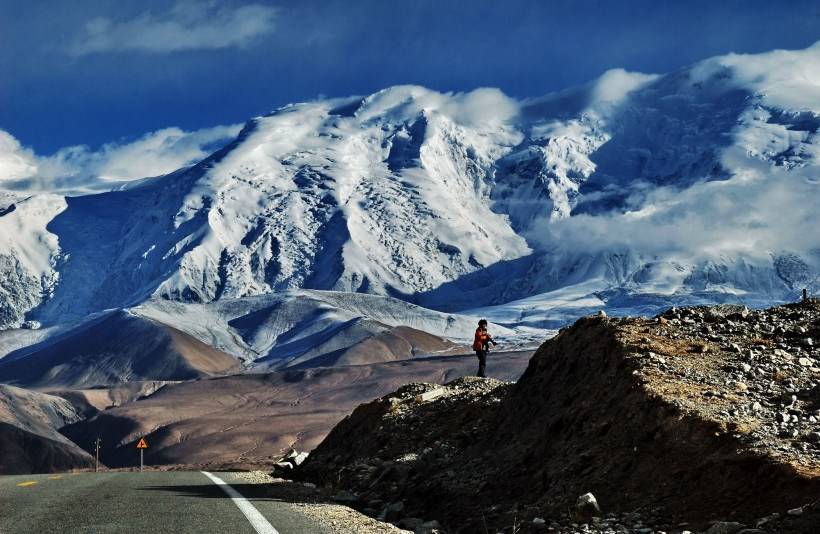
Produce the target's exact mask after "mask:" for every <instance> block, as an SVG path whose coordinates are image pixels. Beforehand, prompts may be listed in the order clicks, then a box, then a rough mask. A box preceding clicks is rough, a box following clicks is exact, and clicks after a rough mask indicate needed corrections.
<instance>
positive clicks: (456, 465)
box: [297, 304, 820, 532]
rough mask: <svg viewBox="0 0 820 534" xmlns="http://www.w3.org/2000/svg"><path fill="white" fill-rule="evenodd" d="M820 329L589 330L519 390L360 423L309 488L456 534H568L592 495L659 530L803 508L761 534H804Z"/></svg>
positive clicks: (690, 318) (766, 320) (739, 324)
mask: <svg viewBox="0 0 820 534" xmlns="http://www.w3.org/2000/svg"><path fill="white" fill-rule="evenodd" d="M818 320H820V310H819V309H818V308H817V307H816V305H812V304H805V305H797V306H788V307H780V308H773V309H771V310H761V311H754V312H750V311H748V310H745V309H744V308H726V307H718V308H713V309H710V308H696V309H687V310H674V309H673V310H671V311H670V312H669V313H667V314H665V315H664V316H659V317H657V318H654V319H620V320H611V319H607V318H604V317H596V318H585V319H582V320H579V321H578V322H577V323H576V324H575V325H574V326H573V327H571V328H569V329H565V330H564V331H562V332H561V333H560V334H559V335H558V336H556V337H555V338H553V339H551V340H549V341H547V342H546V343H544V344H543V345H542V346H541V348H540V349H539V350H538V351H537V352H536V354H535V355H534V356H533V358H532V360H531V362H530V364H529V367H528V368H527V371H526V372H525V373H524V375H523V376H522V378H521V379H520V380H519V381H518V383H517V384H515V385H505V384H499V383H496V382H492V381H487V382H486V383H485V382H484V381H477V382H476V381H475V380H470V381H458V382H455V383H452V384H449V385H448V386H447V387H446V388H444V390H442V391H438V390H436V386H433V385H414V386H408V387H405V388H402V389H400V390H399V391H398V392H397V393H395V394H392V395H388V396H386V397H383V398H382V399H379V400H377V401H374V402H372V403H369V404H366V405H363V406H361V407H359V408H357V409H356V410H355V411H354V412H353V414H352V415H351V416H350V417H348V418H346V419H345V420H344V421H342V422H341V423H340V424H339V425H338V426H337V427H336V428H334V430H333V431H332V432H331V433H330V434H329V435H328V437H327V439H326V440H325V441H324V442H323V443H322V444H320V445H319V447H317V449H316V450H315V451H314V452H313V454H312V455H311V456H310V458H309V459H308V460H307V462H305V463H304V464H303V465H302V467H300V468H299V470H298V471H297V476H298V477H300V478H304V479H307V480H311V481H314V482H318V483H321V484H324V485H329V486H332V487H333V488H334V489H335V490H344V491H347V492H350V495H351V500H355V502H356V503H357V505H358V506H359V507H360V508H362V509H367V511H368V512H369V513H374V514H379V515H381V516H382V517H385V518H387V519H391V515H392V516H394V517H392V519H395V518H396V517H401V516H412V517H417V518H424V519H428V520H429V519H437V520H439V521H441V522H442V523H445V526H446V527H448V529H449V530H450V531H463V532H475V531H483V530H484V529H485V528H490V529H502V528H504V527H510V526H511V525H513V523H514V522H517V523H518V524H519V525H520V524H521V522H522V521H523V522H524V528H525V530H526V529H531V530H538V529H539V528H540V526H543V525H549V524H550V523H553V526H554V528H559V529H560V527H561V525H568V522H569V521H571V520H572V519H573V518H572V517H570V515H569V514H567V511H568V510H572V509H573V506H574V504H575V502H576V499H577V498H578V496H580V495H582V494H585V493H587V492H592V493H593V494H594V495H595V496H596V497H597V499H598V502H599V503H600V505H601V506H602V508H603V509H604V511H605V512H607V511H609V512H614V513H627V512H633V511H636V510H638V515H634V514H633V515H632V516H631V517H633V520H632V523H633V524H634V523H636V521H637V524H640V523H641V521H644V522H647V521H648V519H647V518H652V519H651V520H652V521H655V523H654V524H653V526H654V527H655V528H660V529H661V530H673V531H674V530H676V525H678V524H679V523H680V522H684V521H685V522H690V523H691V524H694V525H701V526H705V525H707V524H708V522H709V521H710V520H718V519H720V520H732V521H737V522H740V523H743V524H747V525H754V524H756V523H757V520H758V518H761V517H764V516H767V515H769V514H771V513H773V512H778V513H781V514H784V513H785V512H786V511H787V510H792V512H793V513H792V514H791V515H784V516H783V517H786V518H789V520H784V521H780V522H776V523H773V522H771V521H770V522H768V523H765V524H763V527H762V528H765V529H770V530H771V529H774V530H771V531H778V532H789V531H792V532H801V531H805V530H801V529H802V528H804V526H805V525H804V526H798V524H797V523H796V519H795V520H794V521H793V522H792V523H790V521H791V518H793V517H794V518H796V517H797V516H798V514H803V512H804V511H806V513H805V514H803V515H801V517H803V519H801V521H803V522H804V523H806V521H810V520H809V519H807V518H810V517H813V515H812V514H809V513H808V510H809V508H808V507H807V508H805V510H804V509H803V508H798V507H801V506H803V505H805V504H806V503H810V502H813V501H816V500H818V499H820V477H819V476H818V475H820V470H818V467H820V464H818V459H820V449H818V447H820V434H817V430H818V429H819V428H818V424H817V420H818V419H820V412H815V410H817V409H818V408H820V405H817V404H816V403H817V401H818V400H820V395H816V392H817V391H820V388H818V381H819V380H820V368H817V367H815V365H816V364H815V360H816V359H817V360H820V353H818V352H817V348H816V345H815V342H814V340H815V339H817V338H818V335H817V334H818V333H820V329H818V326H820V323H818ZM424 394H426V395H424ZM815 515H816V514H815ZM618 517H619V516H610V517H609V518H608V519H607V520H609V521H610V523H607V525H610V526H611V525H614V524H615V523H617V521H619V520H620V519H618ZM536 518H545V522H544V523H540V522H538V521H536V522H533V520H534V519H536ZM636 518H637V519H636ZM485 524H486V525H485ZM767 525H768V526H767ZM773 525H774V526H773ZM818 525H820V522H819V523H816V524H814V527H817V526H818ZM567 528H570V527H567ZM677 530H680V529H677Z"/></svg>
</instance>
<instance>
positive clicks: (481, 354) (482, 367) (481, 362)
mask: <svg viewBox="0 0 820 534" xmlns="http://www.w3.org/2000/svg"><path fill="white" fill-rule="evenodd" d="M475 355H476V356H478V373H477V374H476V376H481V377H486V376H487V375H486V373H485V371H486V370H487V351H486V350H477V351H475Z"/></svg>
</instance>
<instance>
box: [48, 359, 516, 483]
mask: <svg viewBox="0 0 820 534" xmlns="http://www.w3.org/2000/svg"><path fill="white" fill-rule="evenodd" d="M531 355H532V352H529V351H528V352H516V353H498V354H494V355H493V356H492V357H491V362H490V365H489V368H488V370H489V372H490V373H491V374H492V375H493V376H497V377H500V378H504V379H507V380H510V379H515V378H518V377H519V376H520V375H521V373H522V372H523V370H524V368H525V367H526V365H527V361H528V360H529V358H530V356H531ZM476 362H477V360H476V358H475V356H472V355H468V356H439V357H432V358H417V359H413V360H402V361H396V362H387V363H375V364H368V365H348V366H342V367H332V368H309V369H285V370H281V371H276V372H272V373H264V374H261V373H260V374H247V375H237V376H230V377H223V378H213V379H205V380H197V381H193V382H186V383H181V384H175V385H167V386H165V387H163V388H162V389H160V390H159V391H157V392H156V393H154V394H153V395H150V396H148V397H146V398H144V399H141V400H138V401H136V402H131V403H128V404H125V405H122V406H119V407H115V408H110V409H108V410H105V411H103V412H100V413H99V414H97V415H96V416H94V417H92V418H90V419H88V420H86V421H82V422H79V423H77V424H74V425H71V426H69V427H67V428H65V429H63V432H64V433H65V435H66V436H68V437H69V438H71V439H72V440H74V441H76V442H78V443H79V442H83V443H85V442H89V439H91V440H93V436H96V435H100V436H102V438H103V441H104V442H105V443H106V446H105V447H104V450H103V453H102V454H103V456H102V457H103V459H104V461H105V463H106V464H107V465H111V466H129V465H133V464H134V461H135V458H137V456H135V449H134V444H135V443H136V441H137V440H138V439H139V438H140V437H142V436H145V437H146V438H147V439H148V443H149V444H150V446H151V448H150V449H149V450H148V451H146V455H145V461H146V463H148V464H151V465H170V464H185V465H188V466H208V467H209V468H218V467H225V468H250V467H259V466H264V465H272V464H273V463H275V462H276V461H277V460H278V459H279V458H280V457H281V456H282V455H283V454H284V453H285V452H287V451H288V449H290V448H291V447H295V448H297V449H299V450H303V451H304V450H311V449H313V447H315V446H316V445H317V444H318V443H319V442H321V441H322V439H323V438H324V437H325V435H327V433H328V432H329V431H330V429H331V428H333V426H334V425H335V424H336V423H338V422H339V421H340V420H341V419H342V418H344V417H345V416H346V415H347V414H349V413H350V411H351V410H353V409H354V408H355V407H356V406H358V405H359V404H361V403H363V402H368V401H370V400H372V399H374V398H377V397H379V396H381V395H385V394H386V393H388V392H390V391H393V390H395V389H396V388H397V387H399V386H401V385H402V384H405V383H407V382H414V381H416V382H417V381H422V380H423V381H427V382H440V383H443V382H448V381H451V380H454V379H456V378H458V377H461V376H464V375H468V374H471V373H473V372H475V370H476V367H477V363H476Z"/></svg>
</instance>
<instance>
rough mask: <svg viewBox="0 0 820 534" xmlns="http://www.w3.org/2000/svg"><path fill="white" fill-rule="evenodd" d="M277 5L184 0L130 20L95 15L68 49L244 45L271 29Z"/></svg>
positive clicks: (152, 50)
mask: <svg viewBox="0 0 820 534" xmlns="http://www.w3.org/2000/svg"><path fill="white" fill-rule="evenodd" d="M277 12H278V9H277V8H275V7H272V6H264V5H259V4H248V5H244V6H238V7H233V6H224V5H220V4H219V3H218V2H215V1H211V2H193V1H185V2H179V3H177V4H176V5H174V7H173V8H171V9H170V10H169V11H166V12H161V13H155V12H146V13H142V14H140V15H139V16H137V17H136V18H133V19H129V20H119V21H115V20H111V19H109V18H104V17H99V18H95V19H92V20H90V21H88V22H87V23H86V25H85V29H84V32H83V33H82V35H80V36H78V37H77V38H76V39H75V40H74V41H73V43H72V44H71V46H70V47H69V50H68V51H69V53H70V54H71V55H73V56H83V55H87V54H93V53H100V52H122V51H141V52H148V53H166V52H177V51H183V50H213V49H219V48H230V47H244V46H247V45H248V44H250V43H251V41H253V40H254V39H256V38H258V37H260V36H263V35H265V34H268V33H270V32H272V31H273V29H274V22H275V20H276V15H277Z"/></svg>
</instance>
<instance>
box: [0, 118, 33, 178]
mask: <svg viewBox="0 0 820 534" xmlns="http://www.w3.org/2000/svg"><path fill="white" fill-rule="evenodd" d="M36 171H37V162H36V158H35V156H34V152H32V151H31V150H28V149H26V148H23V147H22V146H21V145H20V142H19V141H17V139H15V138H14V137H13V136H11V135H10V134H8V133H7V132H4V131H3V130H0V180H3V179H6V180H15V179H19V178H26V177H28V176H32V175H33V174H34V173H35V172H36Z"/></svg>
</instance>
